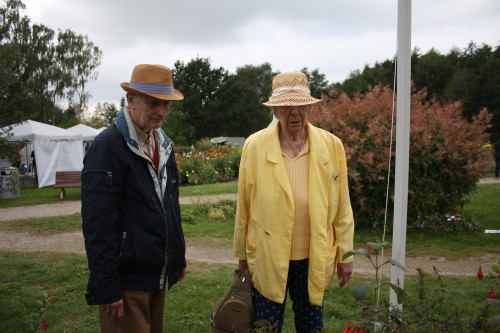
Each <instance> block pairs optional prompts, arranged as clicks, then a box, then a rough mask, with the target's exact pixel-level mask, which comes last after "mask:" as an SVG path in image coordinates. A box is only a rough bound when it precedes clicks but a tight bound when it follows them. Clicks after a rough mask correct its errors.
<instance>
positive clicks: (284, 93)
mask: <svg viewBox="0 0 500 333" xmlns="http://www.w3.org/2000/svg"><path fill="white" fill-rule="evenodd" d="M319 102H321V99H317V98H314V97H312V96H311V91H310V90H309V82H308V81H307V76H306V75H305V74H304V73H302V72H286V73H281V74H278V75H276V76H275V77H274V78H273V93H272V95H271V97H270V98H269V101H267V102H265V103H262V104H264V105H265V106H300V105H309V104H316V103H319Z"/></svg>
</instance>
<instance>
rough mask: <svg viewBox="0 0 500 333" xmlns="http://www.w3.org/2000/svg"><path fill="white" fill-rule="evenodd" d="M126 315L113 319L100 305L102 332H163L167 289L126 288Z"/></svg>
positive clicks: (124, 300)
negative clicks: (144, 289)
mask: <svg viewBox="0 0 500 333" xmlns="http://www.w3.org/2000/svg"><path fill="white" fill-rule="evenodd" d="M123 303H124V312H125V315H124V316H123V317H122V318H119V319H113V318H111V316H109V315H107V314H106V313H104V312H103V311H102V309H101V307H99V322H100V325H101V333H163V308H164V305H165V289H158V290H153V291H141V290H124V291H123Z"/></svg>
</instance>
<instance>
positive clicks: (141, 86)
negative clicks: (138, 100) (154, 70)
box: [129, 82, 174, 95]
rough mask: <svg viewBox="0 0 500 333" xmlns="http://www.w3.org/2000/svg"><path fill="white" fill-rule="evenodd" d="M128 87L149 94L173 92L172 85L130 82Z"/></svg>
mask: <svg viewBox="0 0 500 333" xmlns="http://www.w3.org/2000/svg"><path fill="white" fill-rule="evenodd" d="M129 87H130V88H132V89H135V90H139V91H142V92H144V93H150V94H166V95H173V94H174V86H173V85H165V84H156V83H145V82H130V85H129Z"/></svg>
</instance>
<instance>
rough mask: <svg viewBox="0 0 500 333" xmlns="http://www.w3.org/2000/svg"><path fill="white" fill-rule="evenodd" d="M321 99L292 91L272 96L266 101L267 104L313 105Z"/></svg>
mask: <svg viewBox="0 0 500 333" xmlns="http://www.w3.org/2000/svg"><path fill="white" fill-rule="evenodd" d="M321 101H322V100H321V99H317V98H314V97H312V96H310V95H308V94H300V93H296V92H290V93H287V94H283V95H281V96H277V97H271V98H270V99H269V101H267V102H264V103H262V104H264V105H265V106H270V107H272V106H301V105H312V104H316V103H319V102H321Z"/></svg>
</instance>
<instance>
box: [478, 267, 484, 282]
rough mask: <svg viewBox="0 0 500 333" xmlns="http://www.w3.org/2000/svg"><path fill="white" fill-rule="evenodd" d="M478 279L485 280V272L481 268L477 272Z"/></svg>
mask: <svg viewBox="0 0 500 333" xmlns="http://www.w3.org/2000/svg"><path fill="white" fill-rule="evenodd" d="M477 278H478V279H479V280H482V279H483V271H482V270H481V266H479V270H478V271H477Z"/></svg>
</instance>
